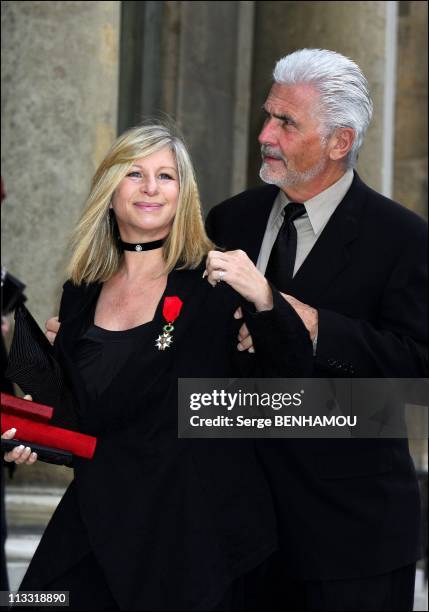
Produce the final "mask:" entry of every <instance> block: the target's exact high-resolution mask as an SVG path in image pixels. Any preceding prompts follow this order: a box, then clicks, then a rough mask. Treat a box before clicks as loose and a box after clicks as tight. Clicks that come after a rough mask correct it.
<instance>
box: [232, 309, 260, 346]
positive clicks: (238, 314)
mask: <svg viewBox="0 0 429 612" xmlns="http://www.w3.org/2000/svg"><path fill="white" fill-rule="evenodd" d="M242 318H243V311H242V310H241V306H240V307H238V308H237V310H236V311H235V312H234V319H242ZM237 349H238V350H239V351H249V353H254V352H255V348H254V346H253V338H252V336H251V335H250V333H249V330H248V329H247V325H246V323H243V325H242V326H241V327H240V331H239V332H238V344H237Z"/></svg>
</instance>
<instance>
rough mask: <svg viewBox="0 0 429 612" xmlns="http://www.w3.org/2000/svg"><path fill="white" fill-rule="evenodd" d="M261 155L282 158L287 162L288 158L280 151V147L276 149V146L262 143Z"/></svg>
mask: <svg viewBox="0 0 429 612" xmlns="http://www.w3.org/2000/svg"><path fill="white" fill-rule="evenodd" d="M261 156H262V157H272V158H274V159H281V160H283V161H284V162H286V159H285V158H284V157H283V155H282V154H281V153H280V151H279V150H278V149H275V148H274V147H270V146H269V145H261Z"/></svg>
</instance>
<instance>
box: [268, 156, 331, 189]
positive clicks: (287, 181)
mask: <svg viewBox="0 0 429 612" xmlns="http://www.w3.org/2000/svg"><path fill="white" fill-rule="evenodd" d="M261 153H262V156H263V157H264V156H265V155H267V156H269V157H274V158H275V159H281V160H283V162H284V164H285V168H284V169H283V170H282V171H279V172H275V171H273V170H272V169H271V168H270V166H269V165H268V163H266V162H264V161H263V162H262V166H261V169H260V171H259V176H260V178H261V179H262V180H263V181H264V182H265V183H268V184H269V185H276V186H277V187H280V189H281V188H283V187H293V186H295V185H299V184H302V183H308V182H309V181H312V180H313V179H314V178H315V177H316V176H318V175H319V174H320V173H321V172H322V171H323V170H324V169H325V167H326V163H327V160H325V159H324V158H323V157H321V158H320V160H319V161H318V162H317V163H316V164H315V165H314V166H312V167H311V168H308V169H307V170H305V171H304V172H300V171H299V170H293V169H292V168H288V160H287V158H286V157H284V156H283V155H280V154H279V153H278V152H276V151H275V150H273V149H272V148H271V147H269V146H267V145H262V146H261Z"/></svg>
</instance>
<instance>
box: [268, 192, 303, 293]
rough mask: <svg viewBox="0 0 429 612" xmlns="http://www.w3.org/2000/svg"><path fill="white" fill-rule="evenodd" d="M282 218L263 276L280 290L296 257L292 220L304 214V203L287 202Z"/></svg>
mask: <svg viewBox="0 0 429 612" xmlns="http://www.w3.org/2000/svg"><path fill="white" fill-rule="evenodd" d="M283 214H284V220H283V224H282V226H281V228H280V229H279V233H278V234H277V238H276V240H275V242H274V244H273V248H272V249H271V255H270V259H269V260H268V265H267V270H266V272H265V276H266V277H267V278H268V280H269V281H271V282H272V283H273V285H274V286H275V287H277V289H279V290H280V291H281V290H282V289H284V288H285V287H286V286H287V285H288V284H289V282H290V280H291V279H292V276H293V269H294V267H295V258H296V244H297V234H296V228H295V225H294V223H293V222H294V220H295V219H297V218H298V217H300V216H301V215H303V214H305V206H304V204H300V203H299V202H289V204H287V206H285V208H284V213H283Z"/></svg>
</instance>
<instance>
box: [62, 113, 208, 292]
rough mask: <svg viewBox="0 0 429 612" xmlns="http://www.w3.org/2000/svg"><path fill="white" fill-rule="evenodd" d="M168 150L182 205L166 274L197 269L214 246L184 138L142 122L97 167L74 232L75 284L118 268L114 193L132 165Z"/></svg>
mask: <svg viewBox="0 0 429 612" xmlns="http://www.w3.org/2000/svg"><path fill="white" fill-rule="evenodd" d="M165 147H168V148H169V149H170V150H171V151H172V153H173V155H174V156H175V159H176V164H177V170H178V175H179V201H178V204H177V211H176V215H175V218H174V221H173V224H172V228H171V232H170V234H169V236H168V237H167V239H166V241H165V243H164V246H163V256H164V260H165V267H164V272H165V273H169V272H171V271H172V270H173V269H174V268H176V267H178V268H179V269H188V268H196V267H197V266H198V265H199V264H200V263H201V261H202V260H203V258H204V257H205V256H206V255H207V253H208V251H209V250H210V249H212V248H214V245H213V243H212V242H211V241H210V240H209V238H208V237H207V235H206V233H205V230H204V223H203V219H202V214H201V204H200V198H199V194H198V187H197V183H196V180H195V172H194V168H193V165H192V161H191V159H190V157H189V153H188V151H187V149H186V146H185V144H184V142H183V140H182V139H181V138H180V137H179V136H178V135H177V134H176V133H175V131H174V129H173V127H172V126H170V125H167V124H164V123H150V124H146V125H145V124H143V125H141V126H137V127H134V128H131V129H129V130H127V131H126V132H125V133H124V134H122V135H121V136H120V137H119V138H118V139H117V140H116V141H115V142H114V143H113V145H112V147H111V148H110V150H109V151H108V153H107V155H106V157H105V158H104V159H103V161H102V162H101V164H100V166H99V168H98V169H97V171H96V173H95V175H94V178H93V180H92V184H91V191H90V193H89V196H88V199H87V201H86V206H85V209H84V211H83V213H82V216H81V218H80V221H79V223H78V225H77V227H76V229H75V231H74V233H73V237H72V246H73V254H72V258H71V261H70V263H69V265H68V269H67V271H68V275H69V278H70V279H71V280H72V281H73V283H74V284H76V285H80V284H81V283H83V282H85V283H92V282H97V281H98V282H103V281H106V280H108V279H109V278H110V277H111V276H112V275H113V274H114V273H115V272H116V271H117V270H118V268H119V266H120V264H121V261H122V257H123V254H122V252H121V251H120V250H119V248H118V244H117V236H116V233H117V229H116V222H114V223H112V219H111V215H110V214H109V207H110V202H111V199H112V195H113V193H114V191H115V189H116V188H117V187H118V185H119V183H120V182H121V181H122V179H123V178H124V177H125V176H126V174H127V173H128V172H129V170H130V167H131V165H132V163H133V162H134V161H135V160H137V159H141V158H143V157H147V156H148V155H151V154H152V153H156V152H158V151H160V150H161V149H164V148H165Z"/></svg>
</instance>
